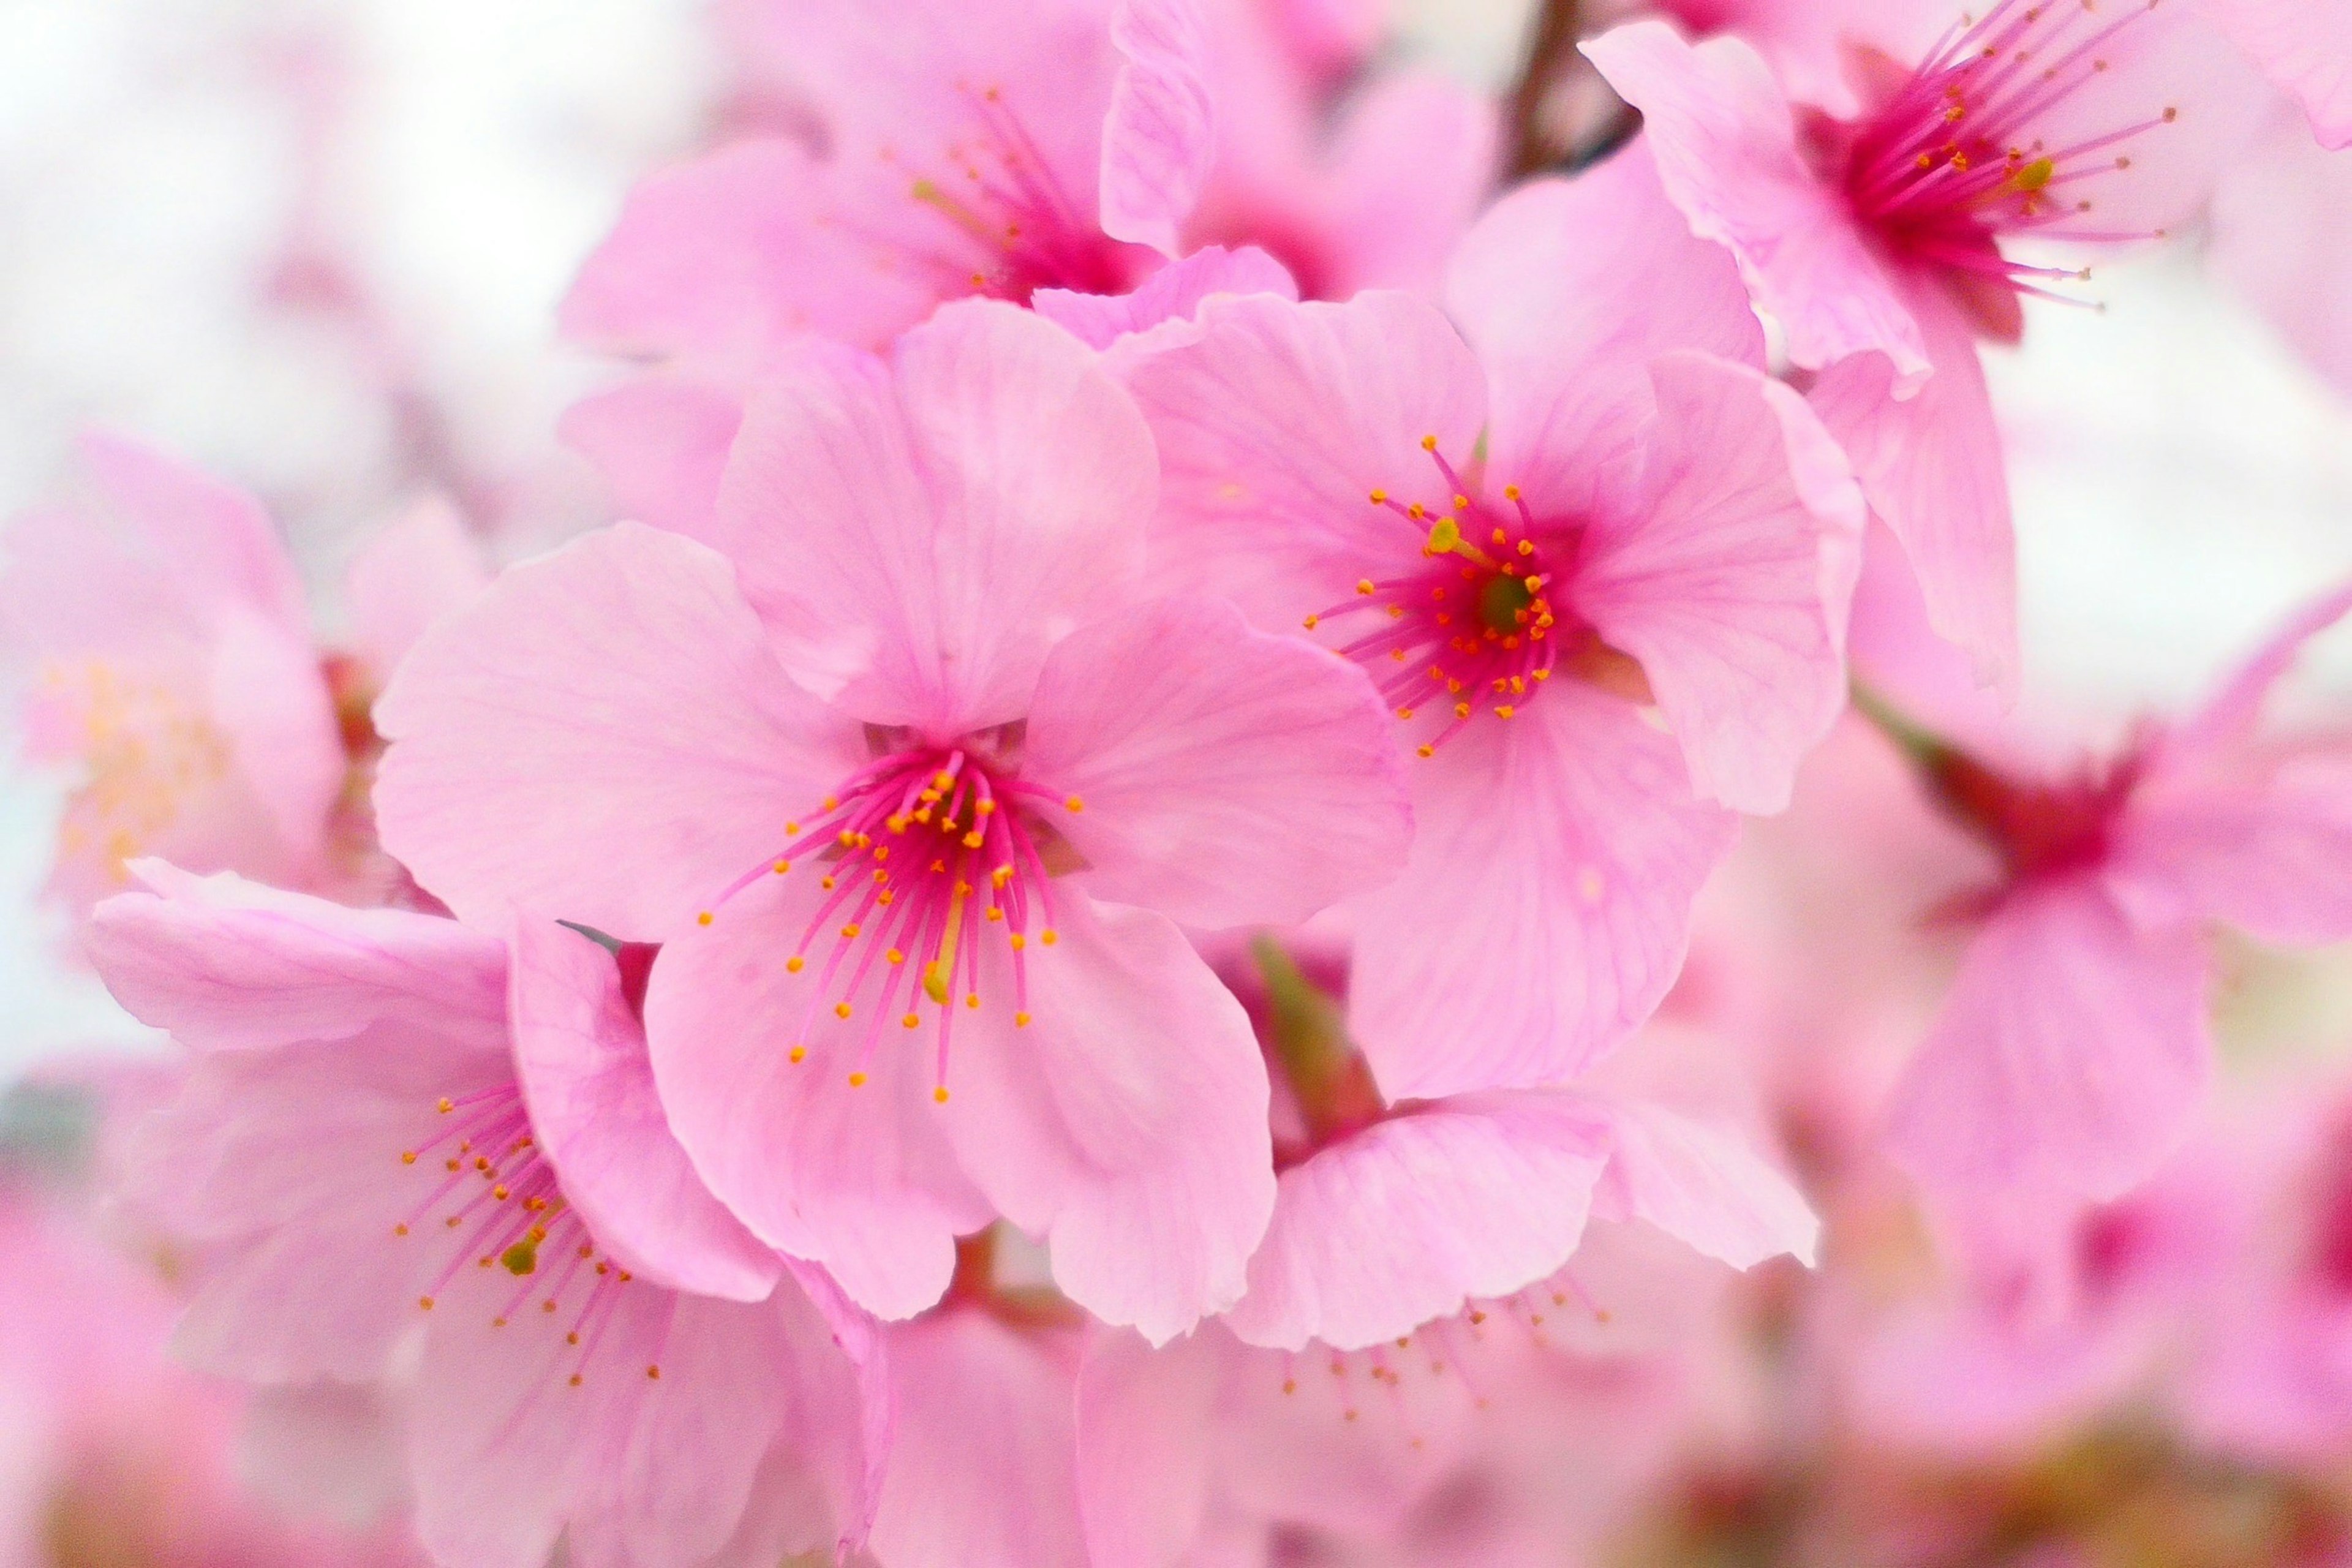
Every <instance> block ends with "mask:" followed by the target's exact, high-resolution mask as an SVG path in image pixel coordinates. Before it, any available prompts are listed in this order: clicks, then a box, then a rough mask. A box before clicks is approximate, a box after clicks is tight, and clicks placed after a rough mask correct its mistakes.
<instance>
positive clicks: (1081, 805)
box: [1062, 795, 1087, 811]
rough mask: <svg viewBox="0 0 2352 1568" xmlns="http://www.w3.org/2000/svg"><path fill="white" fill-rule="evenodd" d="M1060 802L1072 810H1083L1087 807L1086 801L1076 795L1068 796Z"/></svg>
mask: <svg viewBox="0 0 2352 1568" xmlns="http://www.w3.org/2000/svg"><path fill="white" fill-rule="evenodd" d="M1062 804H1063V805H1065V806H1067V807H1068V808H1069V809H1070V810H1072V811H1084V810H1086V808H1087V803H1086V802H1085V801H1082V800H1080V799H1079V798H1078V797H1077V796H1076V795H1072V796H1070V798H1069V799H1067V800H1066V801H1064V802H1063V803H1062Z"/></svg>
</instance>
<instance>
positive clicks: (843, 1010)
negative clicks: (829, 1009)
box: [833, 1002, 850, 1018]
mask: <svg viewBox="0 0 2352 1568" xmlns="http://www.w3.org/2000/svg"><path fill="white" fill-rule="evenodd" d="M849 1013H850V1007H849V1004H848V1003H846V1002H835V1004H834V1005H833V1016H835V1017H836V1018H846V1017H848V1016H849Z"/></svg>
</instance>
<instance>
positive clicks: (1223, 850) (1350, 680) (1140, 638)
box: [1024, 598, 1412, 929]
mask: <svg viewBox="0 0 2352 1568" xmlns="http://www.w3.org/2000/svg"><path fill="white" fill-rule="evenodd" d="M1390 731H1391V720H1390V718H1389V715H1388V710H1386V709H1385V708H1384V707H1382V706H1381V700H1380V697H1379V695H1378V694H1377V693H1376V692H1375V691H1374V690H1373V689H1372V687H1371V683H1370V681H1369V680H1367V679H1365V678H1364V676H1363V674H1362V672H1361V671H1360V670H1359V669H1357V668H1355V667H1354V666H1353V665H1350V664H1349V663H1347V662H1345V661H1344V660H1342V659H1340V658H1338V657H1336V656H1334V655H1332V654H1328V653H1325V652H1323V651H1321V650H1320V649H1318V648H1314V647H1308V646H1307V644H1305V643H1303V642H1301V641H1299V640H1297V638H1294V637H1274V636H1270V635H1268V634H1266V633H1264V632H1254V631H1252V630H1251V629H1250V628H1249V626H1248V625H1247V624H1246V623H1245V622H1244V621H1243V619H1242V618H1241V616H1240V614H1239V613H1238V612H1237V611H1235V610H1234V608H1233V607H1232V606H1231V605H1227V604H1224V603H1223V602H1221V601H1218V600H1214V599H1190V598H1188V599H1160V600H1156V601H1154V602H1152V603H1151V604H1149V605H1143V606H1141V607H1139V608H1138V609H1136V610H1134V611H1132V612H1130V613H1129V614H1127V615H1123V616H1118V618H1117V619H1115V620H1109V621H1103V622H1098V623H1097V624H1096V625H1094V626H1088V627H1087V628H1085V629H1084V630H1082V631H1080V632H1078V633H1076V635H1075V636H1073V637H1070V638H1069V639H1068V640H1066V641H1065V642H1064V643H1062V644H1061V646H1060V647H1056V648H1055V650H1054V653H1053V656H1052V657H1051V658H1048V659H1047V660H1046V663H1045V673H1044V675H1043V676H1042V677H1041V678H1040V679H1039V680H1038V683H1037V697H1036V701H1035V705H1034V707H1033V708H1032V710H1031V712H1030V720H1029V737H1028V750H1027V752H1026V755H1025V757H1024V772H1026V773H1028V774H1029V775H1030V776H1031V777H1033V778H1034V779H1037V780H1039V781H1042V782H1044V783H1045V784H1047V785H1049V786H1050V787H1051V788H1053V789H1054V790H1055V791H1057V792H1064V793H1066V794H1067V795H1069V796H1070V797H1071V798H1073V799H1076V800H1079V801H1082V802H1083V803H1084V805H1085V809H1084V810H1083V811H1081V812H1069V813H1066V814H1056V815H1055V817H1054V823H1055V828H1056V830H1057V831H1059V832H1060V833H1061V834H1062V836H1063V837H1066V838H1067V839H1068V840H1069V841H1070V843H1071V844H1072V845H1073V846H1075V847H1076V848H1077V850H1078V851H1079V852H1080V853H1081V854H1082V855H1084V856H1085V857H1086V859H1087V867H1088V869H1087V872H1086V875H1085V885H1086V886H1087V889H1089V890H1090V891H1092V892H1094V893H1095V894H1097V896H1099V897H1102V898H1106V899H1111V900H1117V901H1118V902H1121V903H1131V904H1139V905H1142V906H1144V907H1146V908H1149V909H1153V910H1159V911H1160V912H1161V913H1163V914H1166V915H1168V916H1170V917H1171V918H1172V919H1174V920H1177V921H1182V922H1184V923H1186V924H1188V925H1196V926H1202V927H1207V928H1211V929H1215V928H1222V927H1227V926H1238V925H1244V924H1254V923H1265V924H1276V925H1292V924H1297V922H1299V921H1304V920H1306V919H1307V917H1308V916H1310V915H1313V914H1315V913H1316V912H1317V911H1318V910H1322V909H1324V908H1326V907H1327V906H1328V905H1330V904H1332V903H1334V902H1336V901H1338V900H1339V899H1341V898H1344V897H1346V896H1348V895H1349V894H1350V893H1355V892H1359V891H1361V890H1363V889H1365V888H1367V887H1370V886H1376V885H1378V883H1379V882H1381V880H1383V879H1385V878H1386V877H1388V876H1390V875H1392V874H1393V873H1394V871H1395V869H1396V868H1399V867H1402V865H1403V864H1404V855H1405V849H1406V847H1407V845H1408V844H1409V843H1410V841H1411V838H1412V810H1411V808H1410V807H1409V806H1408V805H1406V801H1405V785H1404V777H1403V769H1402V764H1401V763H1399V761H1398V759H1397V748H1396V743H1395V741H1394V739H1393V737H1392V736H1391V733H1390Z"/></svg>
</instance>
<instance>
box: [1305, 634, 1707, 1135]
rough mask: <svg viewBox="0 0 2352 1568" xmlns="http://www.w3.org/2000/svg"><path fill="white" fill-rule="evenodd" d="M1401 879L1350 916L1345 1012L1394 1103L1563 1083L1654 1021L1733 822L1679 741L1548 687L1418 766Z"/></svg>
mask: <svg viewBox="0 0 2352 1568" xmlns="http://www.w3.org/2000/svg"><path fill="white" fill-rule="evenodd" d="M1421 774H1422V776H1421V782H1420V786H1419V788H1418V789H1417V790H1416V791H1415V794H1414V807H1415V813H1416V816H1417V817H1418V819H1419V825H1420V826H1419V835H1418V837H1416V839H1415V840H1414V844H1413V850H1412V858H1411V860H1410V861H1409V862H1408V863H1407V866H1406V869H1405V872H1404V875H1403V876H1402V877H1401V878H1399V879H1397V880H1396V881H1394V882H1391V884H1389V885H1388V886H1387V887H1386V888H1384V889H1381V891H1379V892H1377V893H1373V894H1370V895H1369V896H1368V897H1365V898H1363V899H1360V900H1355V901H1354V902H1353V903H1351V904H1350V905H1349V910H1351V911H1352V912H1353V916H1354V919H1355V920H1356V922H1357V925H1356V931H1357V935H1356V953H1355V966H1354V971H1353V975H1354V978H1353V980H1352V982H1351V986H1352V990H1351V994H1350V997H1349V1016H1350V1019H1351V1021H1352V1024H1353V1027H1354V1029H1355V1031H1356V1035H1357V1038H1358V1040H1359V1043H1360V1045H1361V1046H1362V1047H1363V1049H1364V1053H1365V1055H1366V1056H1367V1057H1369V1058H1370V1060H1371V1063H1372V1068H1373V1070H1374V1072H1375V1073H1376V1074H1377V1076H1378V1077H1379V1079H1380V1083H1381V1089H1382V1091H1383V1092H1384V1093H1385V1094H1387V1096H1388V1097H1389V1099H1390V1100H1391V1101H1394V1100H1401V1099H1405V1098H1433V1097H1435V1096H1438V1095H1445V1094H1455V1093H1462V1092H1466V1091H1469V1090H1473V1089H1509V1088H1523V1087H1528V1086H1533V1085H1539V1084H1546V1083H1557V1082H1559V1081H1561V1080H1563V1079H1569V1078H1572V1077H1574V1076H1575V1075H1576V1074H1577V1073H1579V1072H1580V1071H1582V1070H1583V1069H1584V1068H1586V1067H1588V1066H1590V1065H1591V1063H1592V1062H1593V1061H1595V1060H1596V1059H1598V1058H1600V1056H1601V1054H1602V1053H1603V1052H1605V1051H1606V1050H1608V1049H1609V1047H1612V1046H1613V1045H1615V1044H1616V1043H1617V1042H1618V1041H1620V1040H1622V1039H1623V1038H1624V1037H1625V1036H1626V1035H1628V1034H1630V1033H1632V1032H1633V1029H1634V1028H1635V1027H1636V1026H1639V1025H1640V1024H1641V1023H1642V1021H1643V1019H1645V1018H1647V1017H1648V1016H1650V1014H1651V1013H1652V1012H1653V1011H1654V1009H1655V1008H1656V1007H1657V1005H1658V1003H1659V1001H1660V1000H1661V999H1662V998H1663V997H1664V995H1665V993H1666V988H1667V987H1668V986H1669V985H1671V984H1674V980H1675V975H1676V974H1677V973H1680V972H1681V969H1682V963H1683V953H1684V950H1685V946H1686V944H1687V942H1688V940H1689V928H1690V910H1691V900H1693V899H1694V898H1696V896H1697V893H1698V889H1699V888H1700V886H1701V884H1703V883H1704V882H1705V881H1706V879H1707V876H1708V874H1709V873H1710V872H1711V871H1713V870H1714V868H1715V867H1716V865H1717V863H1718V862H1719V861H1721V859H1722V858H1723V857H1724V856H1725V855H1727V854H1728V853H1729V852H1730V849H1731V845H1732V841H1733V839H1734V837H1736V836H1737V833H1738V818H1736V817H1734V816H1731V814H1730V813H1728V812H1726V811H1724V810H1722V809H1720V808H1718V807H1717V806H1714V805H1708V804H1706V803H1705V802H1703V801H1700V800H1698V799H1696V797H1695V796H1693V795H1692V794H1691V791H1690V769H1689V767H1688V765H1687V764H1686V763H1685V762H1684V761H1683V758H1682V754H1681V752H1680V750H1679V749H1678V748H1677V747H1676V746H1675V742H1674V741H1673V740H1672V739H1671V738H1669V737H1668V736H1666V735H1664V734H1661V733H1659V732H1658V731H1656V730H1654V729H1653V728H1652V727H1651V726H1650V725H1648V724H1646V723H1644V722H1643V720H1642V718H1641V716H1640V715H1639V714H1638V713H1636V712H1635V711H1634V710H1633V708H1632V707H1631V706H1629V705H1627V704H1626V703H1624V702H1622V701H1621V700H1618V699H1616V698H1614V697H1611V696H1607V695H1605V694H1603V693H1601V692H1600V691H1598V690H1595V689H1591V688H1590V687H1586V686H1583V685H1581V684H1580V683H1579V682H1576V681H1573V680H1570V679H1554V680H1553V681H1552V682H1551V683H1550V685H1549V687H1547V688H1546V689H1545V690H1544V692H1543V695H1542V696H1541V698H1540V699H1539V700H1535V701H1532V702H1529V703H1528V705H1527V707H1526V708H1524V709H1522V710H1520V713H1519V716H1518V717H1517V719H1513V720H1510V721H1503V720H1499V719H1494V718H1491V717H1487V718H1481V719H1479V720H1477V721H1474V722H1473V723H1472V724H1471V725H1470V726H1469V727H1468V728H1467V729H1465V731H1463V732H1462V733H1461V734H1460V735H1459V736H1458V737H1456V738H1455V739H1454V740H1453V741H1452V742H1448V743H1447V744H1446V745H1445V747H1444V749H1442V750H1441V751H1440V752H1438V753H1437V755H1436V757H1434V758H1433V759H1432V760H1431V761H1429V762H1427V763H1423V764H1422V765H1421Z"/></svg>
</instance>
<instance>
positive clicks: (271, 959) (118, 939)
mask: <svg viewBox="0 0 2352 1568" xmlns="http://www.w3.org/2000/svg"><path fill="white" fill-rule="evenodd" d="M132 869H133V871H134V872H135V873H136V875H137V876H138V877H139V879H140V880H141V881H142V882H143V883H145V884H146V886H147V887H148V888H150V889H153V891H152V892H132V893H125V894H123V895H121V897H119V898H114V899H110V900H107V901H106V902H105V903H103V904H101V905H100V906H99V909H98V910H97V912H96V914H94V915H93V916H92V918H91V921H90V930H89V938H88V948H89V955H90V961H91V963H94V964H96V965H97V967H98V972H99V974H100V977H101V978H102V979H104V980H105V982H106V983H107V985H108V987H109V988H110V989H111V990H112V991H113V993H114V996H115V999H116V1000H117V1001H119V1002H121V1004H122V1005H123V1006H124V1007H126V1008H127V1009H129V1010H130V1012H131V1015H132V1016H135V1017H137V1018H138V1019H139V1020H140V1021H141V1022H142V1023H145V1024H149V1025H152V1026H154V1027H156V1028H159V1029H168V1030H170V1031H171V1032H172V1034H173V1036H174V1037H177V1038H178V1039H179V1041H180V1042H181V1043H182V1044H183V1045H185V1046H189V1047H194V1048H196V1049H198V1050H237V1051H241V1050H260V1049H267V1048H269V1047H280V1046H290V1045H296V1044H299V1043H303V1042H309V1041H318V1040H341V1039H350V1038H352V1037H357V1036H359V1035H361V1034H362V1033H364V1032H366V1031H368V1030H370V1029H373V1028H375V1027H378V1026H396V1027H399V1028H402V1029H404V1030H408V1031H411V1032H414V1033H415V1034H417V1035H419V1036H430V1037H438V1038H444V1039H455V1040H472V1041H475V1042H477V1043H478V1047H479V1048H485V1049H487V1048H492V1047H496V1048H499V1049H501V1050H502V1049H503V1048H504V1047H503V1041H504V1037H505V1033H506V1000H505V992H506V962H505V954H504V952H502V951H501V949H500V948H499V944H498V943H497V942H494V941H492V940H490V939H489V938H488V937H485V936H483V935H481V934H479V933H478V932H476V931H468V930H467V928H466V927H464V926H461V925H459V924H458V923H457V921H449V920H440V919H436V918H435V917H433V916H429V915H420V914H412V913H409V912H408V911H406V910H354V909H346V908H345V907H343V906H342V905H341V904H335V903H330V902H328V901H327V900H323V899H314V898H310V897H309V896H307V895H304V894H300V893H286V892H280V891H278V889H275V888H266V887H263V886H261V885H260V884H258V883H256V882H248V881H246V880H245V879H242V878H239V877H234V876H229V875H226V874H222V875H218V876H212V877H192V876H190V875H188V874H187V873H186V872H184V871H182V870H179V869H177V868H173V867H171V866H167V865H165V864H163V862H162V861H157V860H142V861H139V862H137V863H136V864H135V865H134V867H133V868H132Z"/></svg>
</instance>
